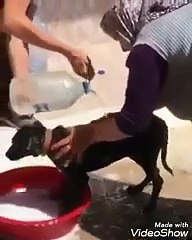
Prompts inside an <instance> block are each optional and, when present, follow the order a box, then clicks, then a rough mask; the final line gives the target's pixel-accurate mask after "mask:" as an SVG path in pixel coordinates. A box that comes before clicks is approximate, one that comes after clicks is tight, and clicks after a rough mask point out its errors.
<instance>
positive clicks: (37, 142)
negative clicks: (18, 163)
mask: <svg viewBox="0 0 192 240" xmlns="http://www.w3.org/2000/svg"><path fill="white" fill-rule="evenodd" d="M45 132H46V128H45V127H44V126H43V125H31V126H24V127H22V128H20V129H19V130H18V131H17V132H16V134H15V135H14V136H13V138H12V145H11V147H10V148H9V149H8V150H7V152H6V156H7V157H8V158H9V159H10V160H12V161H14V160H19V159H20V158H23V157H26V156H34V157H36V156H38V155H40V154H41V153H42V149H43V143H44V139H45Z"/></svg>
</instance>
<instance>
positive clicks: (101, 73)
mask: <svg viewBox="0 0 192 240" xmlns="http://www.w3.org/2000/svg"><path fill="white" fill-rule="evenodd" d="M97 74H99V75H104V74H105V70H104V69H99V70H98V72H97Z"/></svg>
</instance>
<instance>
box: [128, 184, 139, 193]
mask: <svg viewBox="0 0 192 240" xmlns="http://www.w3.org/2000/svg"><path fill="white" fill-rule="evenodd" d="M142 190H143V187H141V186H140V185H130V186H129V187H128V188H127V193H128V194H129V195H136V194H139V193H140V192H142Z"/></svg>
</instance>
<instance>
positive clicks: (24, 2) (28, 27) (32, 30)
mask: <svg viewBox="0 0 192 240" xmlns="http://www.w3.org/2000/svg"><path fill="white" fill-rule="evenodd" d="M30 2H31V1H30V0H17V1H13V0H5V7H4V31H7V32H9V33H11V34H12V35H14V36H15V37H17V38H20V39H22V40H23V41H24V42H28V43H30V44H33V45H36V46H38V47H42V48H45V49H48V50H51V51H55V52H58V53H61V54H63V55H65V56H66V57H69V56H70V54H71V52H72V48H71V47H70V46H69V45H67V44H65V43H63V42H61V41H59V40H57V39H56V38H54V37H52V36H51V35H49V34H47V33H44V32H41V31H40V30H39V29H38V28H37V27H36V26H35V25H34V24H33V23H32V22H31V20H30V19H29V18H28V17H27V16H26V12H27V9H28V6H29V4H30Z"/></svg>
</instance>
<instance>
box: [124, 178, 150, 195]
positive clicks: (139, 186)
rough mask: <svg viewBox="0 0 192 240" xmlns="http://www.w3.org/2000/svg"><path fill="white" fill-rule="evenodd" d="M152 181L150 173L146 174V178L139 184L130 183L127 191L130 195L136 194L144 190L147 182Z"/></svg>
mask: <svg viewBox="0 0 192 240" xmlns="http://www.w3.org/2000/svg"><path fill="white" fill-rule="evenodd" d="M150 181H151V178H150V177H149V176H148V175H146V177H145V178H144V180H143V181H142V182H141V183H139V184H137V185H130V186H129V187H128V188H127V193H128V194H130V195H135V194H138V193H140V192H142V191H143V189H144V188H145V187H146V186H147V184H148V183H149V182H150Z"/></svg>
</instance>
